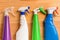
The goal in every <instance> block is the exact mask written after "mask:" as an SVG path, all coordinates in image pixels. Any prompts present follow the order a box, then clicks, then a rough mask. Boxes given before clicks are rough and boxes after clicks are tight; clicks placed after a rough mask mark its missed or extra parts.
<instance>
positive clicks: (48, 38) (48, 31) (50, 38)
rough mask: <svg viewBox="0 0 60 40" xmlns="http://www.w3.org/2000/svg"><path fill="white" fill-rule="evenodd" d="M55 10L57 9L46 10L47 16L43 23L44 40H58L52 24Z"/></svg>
mask: <svg viewBox="0 0 60 40" xmlns="http://www.w3.org/2000/svg"><path fill="white" fill-rule="evenodd" d="M56 10H57V7H50V8H47V11H48V14H47V16H46V19H45V21H44V40H59V37H58V32H57V29H56V27H55V25H54V22H53V12H55V11H56ZM56 12H57V11H56Z"/></svg>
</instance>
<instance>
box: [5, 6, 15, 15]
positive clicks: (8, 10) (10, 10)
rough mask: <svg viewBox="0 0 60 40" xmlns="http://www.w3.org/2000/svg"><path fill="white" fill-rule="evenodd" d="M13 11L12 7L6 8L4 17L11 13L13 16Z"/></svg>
mask: <svg viewBox="0 0 60 40" xmlns="http://www.w3.org/2000/svg"><path fill="white" fill-rule="evenodd" d="M13 9H14V7H10V8H6V9H5V16H6V15H8V14H9V13H12V14H13V15H14V13H13ZM14 16H15V15H14Z"/></svg>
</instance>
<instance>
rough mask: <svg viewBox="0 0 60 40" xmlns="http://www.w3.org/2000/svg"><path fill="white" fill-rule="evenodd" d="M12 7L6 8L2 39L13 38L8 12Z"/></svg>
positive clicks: (9, 39) (8, 39)
mask: <svg viewBox="0 0 60 40" xmlns="http://www.w3.org/2000/svg"><path fill="white" fill-rule="evenodd" d="M11 9H12V8H6V9H5V15H4V29H3V38H2V40H11V32H10V21H9V15H8V13H9V12H11V11H12V10H11Z"/></svg>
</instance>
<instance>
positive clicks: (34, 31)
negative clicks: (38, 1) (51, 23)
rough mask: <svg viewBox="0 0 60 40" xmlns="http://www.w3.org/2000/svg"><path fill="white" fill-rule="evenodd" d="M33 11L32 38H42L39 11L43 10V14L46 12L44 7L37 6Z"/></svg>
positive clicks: (35, 39) (38, 39) (36, 39)
mask: <svg viewBox="0 0 60 40" xmlns="http://www.w3.org/2000/svg"><path fill="white" fill-rule="evenodd" d="M33 12H34V14H33V25H32V40H41V34H40V24H39V19H38V12H42V13H43V14H46V12H45V11H44V9H43V7H40V8H36V9H34V11H33Z"/></svg>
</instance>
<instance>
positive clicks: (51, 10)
mask: <svg viewBox="0 0 60 40" xmlns="http://www.w3.org/2000/svg"><path fill="white" fill-rule="evenodd" d="M56 9H57V8H56V7H50V8H48V9H47V11H48V14H53V12H54V11H55V10H56Z"/></svg>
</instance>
